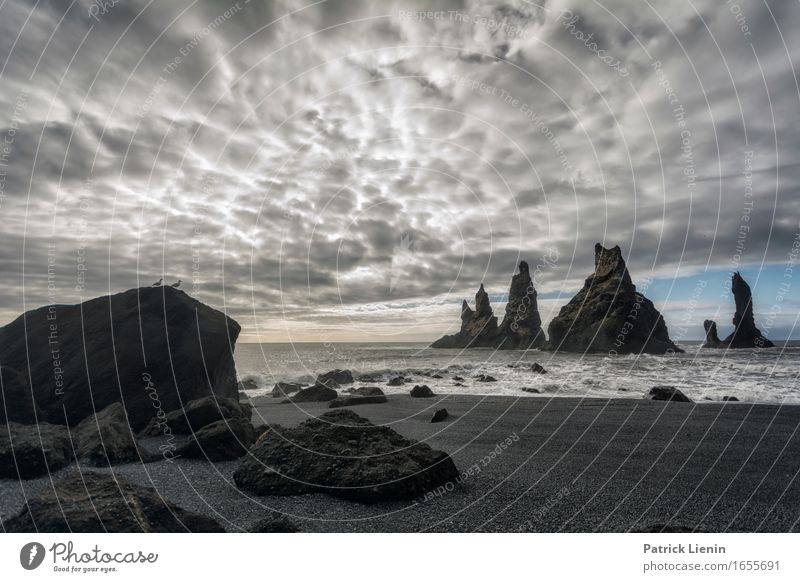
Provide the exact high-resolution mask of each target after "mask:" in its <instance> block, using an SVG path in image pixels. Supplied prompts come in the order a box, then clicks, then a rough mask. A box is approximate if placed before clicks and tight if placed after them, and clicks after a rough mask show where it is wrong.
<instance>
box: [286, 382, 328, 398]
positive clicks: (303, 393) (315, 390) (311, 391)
mask: <svg viewBox="0 0 800 582" xmlns="http://www.w3.org/2000/svg"><path fill="white" fill-rule="evenodd" d="M337 396H339V394H338V393H337V392H336V390H334V389H333V388H328V387H327V386H323V385H322V384H314V385H313V386H310V387H309V388H304V389H303V390H300V392H298V393H297V394H295V395H294V396H292V397H291V398H289V401H290V402H329V401H331V400H333V399H334V398H336V397H337Z"/></svg>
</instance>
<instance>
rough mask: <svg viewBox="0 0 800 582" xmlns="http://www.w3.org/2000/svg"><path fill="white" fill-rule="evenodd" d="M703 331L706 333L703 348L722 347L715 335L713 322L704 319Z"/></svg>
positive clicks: (715, 326) (715, 329) (715, 330)
mask: <svg viewBox="0 0 800 582" xmlns="http://www.w3.org/2000/svg"><path fill="white" fill-rule="evenodd" d="M703 329H704V330H705V332H706V341H705V342H704V343H703V347H704V348H718V347H720V346H721V345H722V342H721V341H720V339H719V335H717V323H716V322H715V321H712V320H710V319H706V320H705V321H704V322H703Z"/></svg>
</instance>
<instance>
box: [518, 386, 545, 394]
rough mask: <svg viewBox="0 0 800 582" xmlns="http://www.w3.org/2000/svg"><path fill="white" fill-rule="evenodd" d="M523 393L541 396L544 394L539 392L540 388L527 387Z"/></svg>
mask: <svg viewBox="0 0 800 582" xmlns="http://www.w3.org/2000/svg"><path fill="white" fill-rule="evenodd" d="M522 391H523V392H530V393H531V394H541V393H542V391H541V390H539V389H538V388H528V387H525V388H523V389H522Z"/></svg>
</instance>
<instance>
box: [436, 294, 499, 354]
mask: <svg viewBox="0 0 800 582" xmlns="http://www.w3.org/2000/svg"><path fill="white" fill-rule="evenodd" d="M496 339H497V317H496V316H495V315H494V313H493V312H492V306H491V305H490V304H489V294H488V293H486V290H485V289H484V288H483V283H481V286H480V289H478V292H477V293H476V294H475V310H474V311H473V310H472V309H471V308H470V306H469V304H468V303H467V301H466V300H464V302H463V303H462V304H461V330H460V331H459V332H458V333H457V334H453V335H446V336H444V337H441V338H439V339H438V340H436V341H435V342H433V344H431V347H433V348H488V347H494V345H495V343H496Z"/></svg>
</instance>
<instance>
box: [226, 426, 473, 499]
mask: <svg viewBox="0 0 800 582" xmlns="http://www.w3.org/2000/svg"><path fill="white" fill-rule="evenodd" d="M281 434H282V436H283V438H280V439H265V440H263V441H262V442H261V443H260V444H258V445H257V446H255V447H253V449H251V451H250V454H248V455H247V456H246V457H245V458H244V459H243V460H242V461H241V463H240V464H239V467H238V468H237V469H236V471H235V472H234V474H233V478H234V481H235V483H236V485H237V486H238V487H240V488H241V489H243V490H245V491H248V492H250V493H253V494H256V495H300V494H304V493H312V492H324V493H328V494H330V495H334V496H337V497H344V498H347V499H352V500H355V501H361V502H365V503H373V502H384V501H397V500H402V499H414V498H416V497H419V496H421V495H423V494H425V493H426V492H428V491H430V490H431V489H434V488H436V487H437V486H439V485H441V484H444V483H447V482H449V481H454V480H455V479H456V478H457V477H458V470H457V469H456V466H455V464H454V463H453V461H452V459H451V458H450V456H449V455H448V454H447V453H444V452H441V451H435V450H433V449H432V448H431V447H430V446H428V445H427V444H424V443H419V442H416V441H412V440H409V439H407V438H405V437H403V436H401V435H400V434H398V433H397V432H395V431H394V430H392V429H391V428H389V427H386V426H375V425H373V424H372V423H371V422H369V421H368V420H367V419H365V418H362V417H360V416H359V415H357V414H356V413H354V412H353V411H351V410H334V411H330V412H327V413H325V414H323V415H322V416H320V417H319V418H318V419H316V418H315V419H311V420H307V421H305V422H303V423H302V424H300V425H299V426H298V427H296V428H290V429H283V430H282V432H281Z"/></svg>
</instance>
